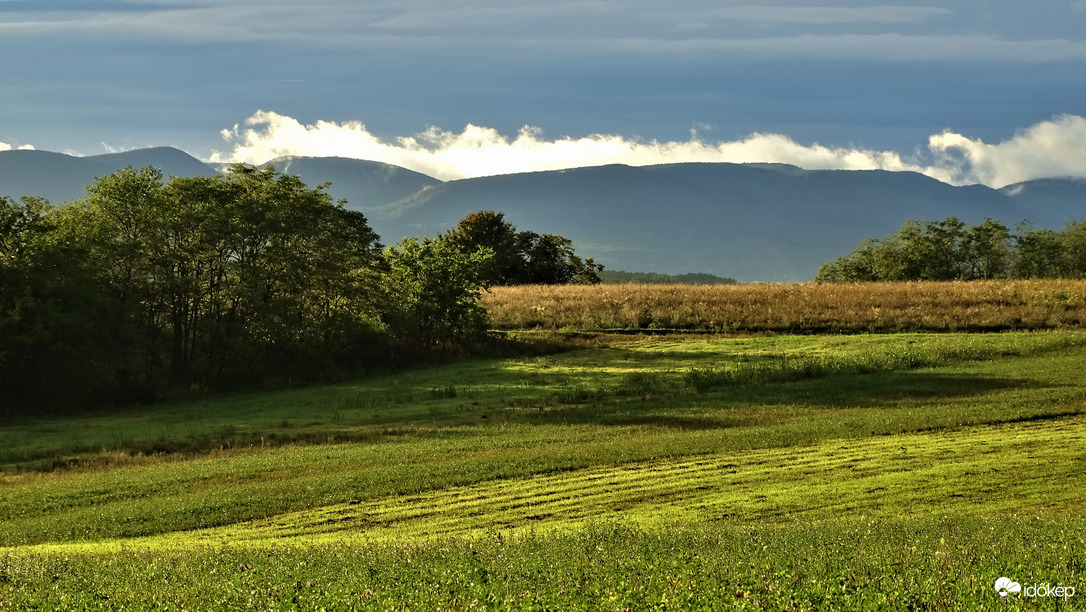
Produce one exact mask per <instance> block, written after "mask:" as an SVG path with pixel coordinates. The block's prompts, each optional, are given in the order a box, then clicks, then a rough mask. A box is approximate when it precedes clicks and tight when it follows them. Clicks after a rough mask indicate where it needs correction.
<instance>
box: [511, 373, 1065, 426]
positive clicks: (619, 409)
mask: <svg viewBox="0 0 1086 612" xmlns="http://www.w3.org/2000/svg"><path fill="white" fill-rule="evenodd" d="M1040 387H1042V385H1041V384H1039V383H1037V382H1035V381H1031V380H1028V379H1006V378H996V377H989V376H976V375H961V374H945V373H938V372H920V371H907V372H889V373H877V374H859V375H850V376H840V377H830V378H819V379H811V380H800V381H788V382H778V383H765V384H759V385H749V386H740V387H735V388H732V389H727V390H724V391H718V392H713V393H705V394H696V395H693V394H686V395H682V396H678V395H675V396H671V397H668V398H666V399H662V400H660V401H657V400H655V399H645V398H644V397H636V398H628V397H626V398H624V397H610V398H604V399H601V400H590V401H586V402H583V403H580V404H576V405H568V406H564V407H560V408H557V409H551V410H541V411H538V412H535V413H524V414H523V415H522V416H519V417H518V418H517V419H516V420H520V421H522V422H526V423H530V424H597V425H615V426H628V425H649V426H657V427H663V428H668V429H679V430H705V429H720V428H732V427H747V426H756V425H765V424H768V423H767V421H766V418H768V417H765V416H764V415H760V414H759V413H758V412H757V409H758V408H759V407H767V408H768V407H772V408H775V409H776V408H781V407H789V406H795V407H797V408H798V409H802V407H805V406H807V407H816V408H819V409H833V408H841V409H850V408H886V409H893V408H895V407H898V406H899V405H901V404H902V403H903V402H910V403H911V402H917V401H919V402H929V401H930V402H939V401H947V400H955V401H959V402H960V401H961V400H963V399H967V398H969V397H979V396H981V395H985V394H989V393H998V392H1005V391H1010V390H1015V389H1029V388H1040ZM676 404H678V407H677V406H676ZM707 408H709V409H711V410H707ZM729 409H734V413H733V414H728V412H729ZM752 410H753V412H752ZM775 413H776V414H778V415H779V411H776V412H775ZM1061 414H1062V413H1061Z"/></svg>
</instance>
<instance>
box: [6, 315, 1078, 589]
mask: <svg viewBox="0 0 1086 612" xmlns="http://www.w3.org/2000/svg"><path fill="white" fill-rule="evenodd" d="M583 344H584V345H585V348H580V349H578V350H572V351H568V352H562V353H556V354H551V355H547V356H541V357H523V358H510V359H489V360H487V359H475V360H465V361H460V362H456V363H450V364H445V365H438V366H433V367H428V368H419V369H414V370H409V371H405V372H401V373H397V374H388V375H381V376H374V377H371V378H367V379H361V380H357V381H354V382H350V383H342V384H337V385H330V386H324V387H314V388H306V389H291V390H283V391H275V392H264V393H252V394H239V395H234V396H225V397H214V398H211V397H209V398H204V399H200V400H198V401H186V402H177V403H172V404H161V405H154V406H137V407H132V408H128V409H125V410H123V411H110V412H102V413H98V414H90V415H86V414H85V415H80V416H78V417H51V418H48V419H36V420H25V421H11V422H6V423H4V424H3V428H2V430H0V470H3V475H0V491H2V493H3V494H2V496H0V547H2V548H0V610H4V609H27V608H31V609H33V608H34V607H37V608H39V609H151V608H153V609H225V608H227V607H229V608H232V609H320V608H321V607H326V608H328V609H352V608H374V609H405V608H406V609H466V608H481V609H494V608H524V609H551V610H562V609H605V610H606V609H613V610H623V609H633V610H643V609H653V608H659V609H684V610H686V609H707V610H710V609H751V610H756V609H794V610H806V609H812V610H816V609H917V610H924V609H947V610H954V609H1055V608H1054V606H1055V605H1056V599H1058V598H1055V597H1048V598H1037V597H1034V598H1030V597H1026V596H1023V595H1016V596H1011V597H1009V598H1000V597H999V596H998V595H997V594H996V593H995V591H994V586H993V585H994V583H995V580H996V579H997V578H1000V577H1001V576H1008V577H1010V578H1012V579H1014V580H1016V581H1018V582H1020V583H1021V584H1022V585H1023V587H1027V586H1031V585H1034V584H1035V583H1037V584H1042V583H1048V584H1049V585H1050V586H1051V587H1055V586H1057V585H1062V586H1064V587H1073V588H1075V589H1076V590H1077V591H1078V594H1076V595H1074V596H1072V597H1069V598H1067V599H1065V600H1064V599H1060V601H1059V606H1060V607H1059V609H1076V607H1077V608H1086V581H1084V580H1083V578H1084V576H1086V518H1084V517H1086V495H1084V494H1083V493H1082V492H1083V490H1084V485H1086V468H1084V466H1086V379H1084V377H1083V376H1082V372H1083V371H1086V332H1080V331H1045V332H1007V333H994V334H947V333H943V334H926V333H908V334H882V335H874V334H859V335H834V336H815V335H807V336H793V335H768V336H739V337H724V336H682V337H679V336H660V337H640V336H639V337H597V338H595V339H594V340H592V341H591V342H587V343H583Z"/></svg>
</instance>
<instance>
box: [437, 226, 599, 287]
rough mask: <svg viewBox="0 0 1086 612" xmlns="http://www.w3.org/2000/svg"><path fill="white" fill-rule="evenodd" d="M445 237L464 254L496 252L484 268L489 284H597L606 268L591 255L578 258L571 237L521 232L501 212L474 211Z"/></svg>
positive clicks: (482, 271)
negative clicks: (481, 249) (485, 251)
mask: <svg viewBox="0 0 1086 612" xmlns="http://www.w3.org/2000/svg"><path fill="white" fill-rule="evenodd" d="M444 238H445V239H446V240H448V242H449V243H450V244H452V245H454V246H455V247H456V248H458V249H460V250H461V251H462V252H463V253H472V252H474V251H476V250H477V249H480V248H486V249H490V250H491V251H492V252H493V257H492V258H491V259H490V261H489V263H487V264H485V266H484V267H483V268H482V270H481V273H482V278H483V280H485V281H486V282H487V283H488V284H489V285H495V286H496V285H566V284H571V283H575V284H596V283H599V282H600V277H599V273H600V272H601V271H602V270H603V266H602V265H601V264H597V263H596V262H595V261H593V260H592V258H591V257H588V258H586V259H584V260H582V259H581V258H580V257H578V256H577V255H576V253H575V251H574V249H573V242H572V241H570V240H569V239H568V238H565V237H563V236H558V235H556V234H543V235H539V234H536V233H535V232H518V231H517V229H516V227H514V226H513V224H511V223H509V222H508V221H506V220H505V215H504V214H502V213H500V212H494V211H483V210H480V211H478V212H474V213H471V214H470V215H468V216H466V217H464V218H463V219H461V220H460V222H459V223H457V225H456V229H453V230H451V231H449V232H446V234H445V235H444Z"/></svg>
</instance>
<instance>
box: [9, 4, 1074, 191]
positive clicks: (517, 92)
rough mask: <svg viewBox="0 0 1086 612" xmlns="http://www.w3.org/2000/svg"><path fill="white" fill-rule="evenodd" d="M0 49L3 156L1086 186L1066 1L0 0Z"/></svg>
mask: <svg viewBox="0 0 1086 612" xmlns="http://www.w3.org/2000/svg"><path fill="white" fill-rule="evenodd" d="M0 54H2V57H3V58H4V61H3V62H0V148H9V147H19V146H32V147H35V148H38V149H47V150H55V151H66V152H71V153H75V154H81V155H89V154H97V153H103V152H107V151H110V150H121V149H129V148H138V147H144V146H155V145H172V146H176V147H179V148H181V149H184V150H186V151H188V152H189V153H191V154H193V155H195V156H197V157H200V158H202V159H217V160H233V159H236V160H239V161H250V162H259V161H265V159H263V158H267V157H271V156H275V155H281V154H306V155H321V154H328V155H332V154H335V155H347V156H355V157H367V158H379V159H380V160H381V161H389V162H391V163H400V164H402V165H406V166H409V167H413V168H414V169H418V170H422V171H426V172H429V173H431V174H434V175H437V176H440V177H441V178H457V177H459V176H473V175H478V174H492V173H496V172H506V171H521V170H531V169H543V168H553V167H561V166H563V165H587V164H593V163H608V162H622V163H658V162H663V161H689V160H698V161H713V160H719V161H783V162H788V163H796V164H798V165H804V166H807V167H846V168H852V167H883V168H888V169H915V170H919V171H923V172H926V173H928V174H930V175H932V176H936V177H938V178H941V179H943V180H948V181H952V182H959V183H968V182H984V183H988V184H993V185H996V186H999V185H1000V184H1006V183H1009V182H1015V181H1017V180H1024V179H1027V178H1037V177H1039V176H1048V175H1078V176H1086V119H1083V117H1086V78H1084V77H1083V75H1086V0H1037V1H1034V2H1021V1H1020V0H989V1H983V0H957V1H953V2H942V3H938V2H909V1H905V0H896V1H895V0H888V3H886V4H877V3H870V2H854V1H840V0H821V1H818V0H815V1H797V0H778V1H770V2H753V1H752V0H746V1H733V2H729V1H685V2H684V1H681V0H676V1H673V2H671V3H667V4H666V5H665V4H664V3H661V2H654V1H648V0H634V1H627V2H617V1H608V0H600V1H595V0H585V1H535V2H525V1H523V0H506V1H501V2H496V1H489V2H486V1H474V0H451V1H444V2H436V1H411V0H408V1H395V2H393V1H368V2H351V1H345V0H338V1H332V0H311V1H308V2H280V1H277V0H262V1H260V2H250V1H248V0H236V1H218V0H204V1H186V0H158V1H143V0H132V1H127V0H113V1H110V2H103V1H98V0H34V1H23V0H0ZM469 126H470V127H469ZM525 126H528V129H526V127H525ZM224 130H225V132H224Z"/></svg>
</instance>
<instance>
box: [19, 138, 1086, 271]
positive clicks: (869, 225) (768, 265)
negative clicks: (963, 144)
mask: <svg viewBox="0 0 1086 612" xmlns="http://www.w3.org/2000/svg"><path fill="white" fill-rule="evenodd" d="M268 164H269V165H272V166H274V167H275V168H276V169H277V170H279V171H281V172H284V173H289V174H295V175H298V176H299V177H300V178H301V179H302V180H303V181H304V182H306V183H307V184H309V185H311V186H315V185H318V184H322V183H330V186H329V187H328V192H329V193H330V194H331V195H332V196H333V197H334V198H336V199H337V200H338V199H343V200H346V201H347V206H348V207H349V208H353V209H357V210H361V211H363V212H364V213H365V214H366V216H367V218H368V219H369V221H370V224H371V225H372V226H373V228H374V229H375V230H376V231H377V232H378V234H380V235H381V237H382V239H383V241H384V242H385V243H394V242H397V241H399V239H400V238H401V237H403V236H430V235H434V234H437V233H440V232H442V231H445V230H447V229H449V228H450V227H452V226H454V225H455V224H456V222H457V221H458V220H459V219H460V218H462V217H463V216H464V215H466V214H468V213H470V212H473V211H476V210H498V211H502V212H504V213H505V215H506V219H507V220H508V221H510V222H512V223H513V224H515V225H516V226H517V228H518V229H520V230H532V231H535V232H538V233H545V232H549V233H556V234H561V235H563V236H566V237H568V238H570V239H572V240H573V241H574V244H575V245H576V247H577V252H578V254H580V255H582V256H590V257H593V258H595V259H596V261H598V262H600V263H603V264H604V265H606V266H607V267H608V268H611V269H625V270H638V271H649V272H663V273H671V274H675V273H683V272H708V273H713V274H717V275H720V276H728V277H732V278H736V279H738V280H741V281H771V282H778V281H781V282H788V281H803V280H809V279H810V278H811V277H813V276H814V274H815V272H816V271H817V270H818V266H819V265H820V264H822V263H823V262H825V261H828V260H832V259H834V258H836V257H838V256H840V255H844V254H845V253H847V252H848V251H850V250H851V249H852V248H853V247H855V246H856V245H857V244H859V243H860V241H862V240H863V239H864V238H868V237H882V236H885V235H887V234H889V233H892V232H895V231H896V230H898V229H899V228H900V227H901V225H902V223H904V222H905V221H906V220H908V219H926V220H936V219H943V218H946V217H949V216H956V217H958V218H960V219H962V220H963V221H965V222H966V223H970V224H973V223H978V222H980V221H982V220H983V219H984V218H985V217H991V218H993V219H997V220H999V221H1002V222H1003V223H1005V224H1007V225H1008V226H1009V227H1010V226H1013V225H1014V224H1015V223H1016V222H1017V221H1019V220H1021V219H1029V220H1030V221H1032V222H1033V223H1034V224H1035V225H1036V226H1038V227H1052V228H1059V227H1062V226H1063V224H1064V223H1065V222H1066V221H1068V220H1071V219H1082V218H1086V180H1084V179H1073V178H1049V179H1040V180H1034V181H1027V182H1024V183H1018V184H1015V185H1009V186H1007V187H1003V188H1001V189H992V188H989V187H986V186H983V185H970V186H953V185H948V184H946V183H942V182H940V181H937V180H935V179H932V178H930V177H927V176H924V175H921V174H917V173H913V172H888V171H882V170H848V171H846V170H803V169H801V168H797V167H795V166H789V165H784V164H730V163H687V164H667V165H656V166H640V167H633V166H624V165H609V166H596V167H589V168H576V169H569V170H555V171H546V172H530V173H522V174H509V175H499V176H490V177H480V178H472V179H462V180H454V181H447V182H443V181H440V180H438V179H435V178H433V177H430V176H427V175H425V174H420V173H418V172H414V171H412V170H408V169H405V168H400V167H398V166H392V165H389V164H384V163H380V162H373V161H364V160H356V159H346V158H318V157H282V158H278V159H274V160H271V161H270V162H268ZM125 166H133V167H143V166H155V167H157V168H159V169H160V170H162V172H163V174H165V175H167V176H210V175H214V174H216V173H218V172H221V171H222V170H223V168H222V167H219V166H213V165H209V164H205V163H203V162H201V161H200V160H198V159H196V158H194V157H192V156H190V155H188V154H187V153H185V152H183V151H179V150H177V149H173V148H169V147H157V148H151V149H140V150H134V151H127V152H124V153H114V154H108V155H97V156H91V157H74V156H70V155H64V154H61V153H51V152H46V151H0V195H3V196H8V197H13V198H15V197H19V196H23V195H34V196H39V197H44V198H46V199H48V200H50V201H51V202H54V203H59V202H67V201H71V200H73V199H76V198H79V197H82V195H83V194H84V193H85V186H86V185H88V184H90V183H92V182H94V180H95V178H96V177H99V176H102V175H105V174H109V173H111V172H114V171H116V170H119V169H121V168H123V167H125Z"/></svg>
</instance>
